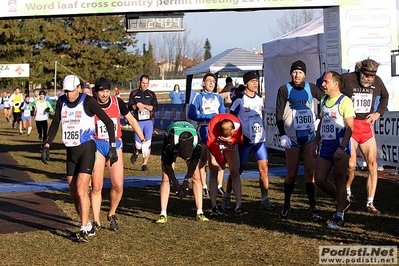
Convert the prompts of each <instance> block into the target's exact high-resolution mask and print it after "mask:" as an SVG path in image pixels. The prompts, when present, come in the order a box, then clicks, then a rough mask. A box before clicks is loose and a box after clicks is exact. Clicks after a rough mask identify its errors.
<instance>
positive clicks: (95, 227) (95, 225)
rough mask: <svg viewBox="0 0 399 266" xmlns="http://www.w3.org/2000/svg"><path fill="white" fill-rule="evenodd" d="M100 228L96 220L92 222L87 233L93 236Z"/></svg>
mask: <svg viewBox="0 0 399 266" xmlns="http://www.w3.org/2000/svg"><path fill="white" fill-rule="evenodd" d="M100 229H101V226H100V225H99V224H98V223H97V222H95V221H94V222H93V223H92V224H91V229H90V230H89V231H87V234H88V235H89V236H94V235H95V234H96V232H97V231H99V230H100Z"/></svg>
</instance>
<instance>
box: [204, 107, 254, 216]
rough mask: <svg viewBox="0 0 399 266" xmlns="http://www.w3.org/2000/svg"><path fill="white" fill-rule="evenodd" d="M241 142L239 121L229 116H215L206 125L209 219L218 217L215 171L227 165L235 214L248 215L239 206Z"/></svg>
mask: <svg viewBox="0 0 399 266" xmlns="http://www.w3.org/2000/svg"><path fill="white" fill-rule="evenodd" d="M242 142H243V135H242V127H241V123H240V120H238V118H237V117H235V116H234V115H231V114H217V115H215V116H214V117H213V118H212V119H211V121H210V122H209V125H208V139H207V143H206V145H207V146H208V149H209V151H210V155H211V156H210V164H209V170H210V175H209V186H210V196H211V203H212V212H211V217H216V216H218V215H219V211H218V207H217V204H216V196H217V170H218V168H219V166H220V167H221V168H222V169H224V168H226V161H227V164H228V165H229V170H230V178H231V179H232V186H233V191H234V194H235V198H236V213H237V214H239V215H246V214H248V213H247V212H246V211H244V209H243V208H242V206H241V181H240V173H239V170H240V169H239V168H240V159H239V154H238V144H240V143H242Z"/></svg>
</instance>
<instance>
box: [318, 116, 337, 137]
mask: <svg viewBox="0 0 399 266" xmlns="http://www.w3.org/2000/svg"><path fill="white" fill-rule="evenodd" d="M320 136H321V139H323V140H335V139H336V138H337V133H336V132H335V123H334V120H332V119H328V118H327V119H326V118H323V120H322V123H321V127H320Z"/></svg>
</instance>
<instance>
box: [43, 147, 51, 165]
mask: <svg viewBox="0 0 399 266" xmlns="http://www.w3.org/2000/svg"><path fill="white" fill-rule="evenodd" d="M41 160H42V162H43V163H44V164H48V161H50V150H49V148H48V147H43V151H42V156H41Z"/></svg>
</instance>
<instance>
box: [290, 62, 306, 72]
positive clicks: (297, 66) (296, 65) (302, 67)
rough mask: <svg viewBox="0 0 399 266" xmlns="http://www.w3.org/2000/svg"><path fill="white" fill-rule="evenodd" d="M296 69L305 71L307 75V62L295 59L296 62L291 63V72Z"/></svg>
mask: <svg viewBox="0 0 399 266" xmlns="http://www.w3.org/2000/svg"><path fill="white" fill-rule="evenodd" d="M294 70H302V71H303V73H305V75H306V64H305V63H304V62H302V61H301V60H298V61H295V62H294V63H292V65H291V72H290V73H292V71H294Z"/></svg>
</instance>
